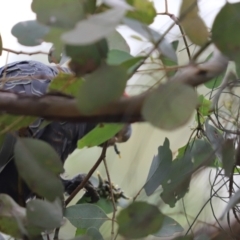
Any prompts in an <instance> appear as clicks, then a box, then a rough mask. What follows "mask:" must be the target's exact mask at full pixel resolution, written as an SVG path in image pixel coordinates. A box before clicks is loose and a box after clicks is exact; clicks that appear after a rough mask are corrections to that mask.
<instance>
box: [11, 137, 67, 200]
mask: <svg viewBox="0 0 240 240" xmlns="http://www.w3.org/2000/svg"><path fill="white" fill-rule="evenodd" d="M14 156H15V157H14V160H15V164H16V167H17V169H18V173H19V175H20V176H21V177H22V178H23V179H24V181H25V182H26V184H27V185H28V187H29V188H30V189H31V190H32V191H33V192H34V193H37V194H38V195H40V196H42V197H45V198H46V199H47V200H50V201H53V200H55V199H56V197H61V196H62V194H63V186H62V183H61V181H60V179H59V177H58V175H59V174H60V173H62V172H63V171H64V170H63V166H62V163H61V161H60V159H59V156H58V154H57V153H56V152H55V150H54V149H53V148H52V147H51V146H50V145H49V144H47V143H46V142H43V141H41V140H37V139H30V138H18V139H17V143H16V144H15V147H14Z"/></svg>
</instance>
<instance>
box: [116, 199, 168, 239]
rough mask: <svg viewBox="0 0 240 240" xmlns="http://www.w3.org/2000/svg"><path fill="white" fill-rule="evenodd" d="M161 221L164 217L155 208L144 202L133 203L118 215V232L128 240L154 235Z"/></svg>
mask: <svg viewBox="0 0 240 240" xmlns="http://www.w3.org/2000/svg"><path fill="white" fill-rule="evenodd" d="M163 220H164V215H163V214H162V213H161V212H160V211H159V209H158V208H157V207H156V206H154V205H151V204H148V203H146V202H134V203H132V204H131V205H129V206H128V207H127V208H125V209H123V210H122V211H121V212H120V213H119V214H118V216H117V222H118V225H119V229H118V232H119V234H120V235H121V236H123V237H125V238H128V239H133V238H144V237H147V236H148V235H149V234H154V233H156V232H157V231H158V230H159V229H160V228H161V226H162V224H163Z"/></svg>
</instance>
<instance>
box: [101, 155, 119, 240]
mask: <svg viewBox="0 0 240 240" xmlns="http://www.w3.org/2000/svg"><path fill="white" fill-rule="evenodd" d="M103 163H104V167H105V170H106V173H107V178H108V182H109V189H110V194H111V200H112V201H111V202H112V205H113V215H112V231H111V234H112V240H113V239H114V223H115V216H116V212H117V207H116V203H115V199H114V195H113V189H112V181H111V178H110V174H109V171H108V166H107V161H106V159H105V158H104V159H103Z"/></svg>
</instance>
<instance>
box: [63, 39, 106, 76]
mask: <svg viewBox="0 0 240 240" xmlns="http://www.w3.org/2000/svg"><path fill="white" fill-rule="evenodd" d="M65 52H66V55H67V56H69V57H71V58H72V61H71V62H70V64H69V67H70V68H71V69H72V70H73V71H74V72H75V73H76V74H78V75H85V74H86V73H90V72H93V71H94V70H95V69H96V68H98V67H99V65H100V64H101V61H102V59H105V58H107V53H108V45H107V41H106V39H102V40H101V41H98V42H96V43H94V44H91V45H86V46H70V45H66V46H65Z"/></svg>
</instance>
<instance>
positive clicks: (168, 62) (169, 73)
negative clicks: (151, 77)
mask: <svg viewBox="0 0 240 240" xmlns="http://www.w3.org/2000/svg"><path fill="white" fill-rule="evenodd" d="M178 43H179V41H173V42H172V47H173V49H174V50H175V51H176V50H177V47H178ZM160 59H161V61H162V63H163V65H164V67H171V66H175V65H176V64H177V61H173V60H171V59H169V58H168V57H165V56H163V55H160ZM165 72H166V75H167V76H168V77H172V76H173V75H174V74H175V73H176V70H171V71H169V70H168V69H167V68H166V70H165Z"/></svg>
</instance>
